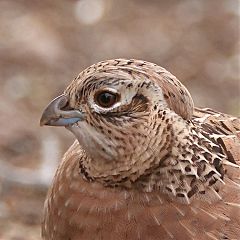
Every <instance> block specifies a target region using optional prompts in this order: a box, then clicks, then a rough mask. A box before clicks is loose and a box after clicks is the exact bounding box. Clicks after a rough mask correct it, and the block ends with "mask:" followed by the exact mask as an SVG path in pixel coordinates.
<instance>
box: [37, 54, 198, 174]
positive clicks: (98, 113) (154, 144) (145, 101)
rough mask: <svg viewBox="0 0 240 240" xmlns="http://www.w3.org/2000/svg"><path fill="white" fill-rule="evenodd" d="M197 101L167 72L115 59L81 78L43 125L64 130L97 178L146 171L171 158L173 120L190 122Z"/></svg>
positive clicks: (53, 106)
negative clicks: (160, 161)
mask: <svg viewBox="0 0 240 240" xmlns="http://www.w3.org/2000/svg"><path fill="white" fill-rule="evenodd" d="M192 112H193V101H192V98H191V96H190V94H189V92H188V91H187V89H186V88H185V87H184V86H183V85H182V84H181V83H180V82H179V81H178V80H177V79H176V77H174V76H173V75H172V74H171V73H169V72H168V71H166V70H165V69H164V68H161V67H159V66H157V65H156V64H152V63H149V62H145V61H139V60H125V59H115V60H108V61H104V62H100V63H98V64H95V65H92V66H90V67H89V68H87V69H85V70H84V71H83V72H81V73H80V74H79V75H78V77H76V78H75V79H74V80H73V81H72V82H71V84H70V85H69V86H68V87H67V89H66V90H65V91H64V93H63V94H62V95H61V96H59V97H57V98H55V99H54V100H53V101H52V102H51V103H50V104H49V105H48V106H47V108H46V109H45V111H44V112H43V115H42V118H41V120H40V123H41V125H50V126H65V127H66V129H68V130H70V131H71V132H72V133H73V134H74V135H75V136H76V138H77V140H78V141H79V143H80V145H81V146H82V148H83V149H84V151H85V152H86V154H87V156H88V157H89V159H90V160H88V161H87V162H86V163H85V165H87V168H88V169H89V171H92V175H94V176H95V177H103V176H108V175H109V174H110V175H111V176H112V175H116V176H117V175H119V173H121V172H128V173H129V174H133V175H134V173H136V172H138V173H139V172H140V171H145V169H147V168H149V166H151V165H152V164H153V163H154V161H156V157H157V156H158V157H159V155H161V156H162V157H164V156H165V155H166V154H168V151H169V149H168V147H170V145H171V141H173V139H171V136H172V135H173V133H172V131H173V129H172V125H173V121H172V119H174V118H176V116H177V119H180V121H186V120H189V119H190V118H191V116H192Z"/></svg>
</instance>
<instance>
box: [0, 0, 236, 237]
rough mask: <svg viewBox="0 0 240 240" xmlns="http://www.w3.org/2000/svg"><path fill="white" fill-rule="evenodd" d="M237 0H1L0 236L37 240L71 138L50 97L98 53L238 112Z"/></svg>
mask: <svg viewBox="0 0 240 240" xmlns="http://www.w3.org/2000/svg"><path fill="white" fill-rule="evenodd" d="M239 5H240V4H239V2H238V1H236V0H228V1H226V0H212V1H193V0H182V1H178V0H171V1H163V0H159V1H157V0H152V1H145V0H131V1H129V0H121V1H118V0H78V1H76V0H68V1H67V0H41V1H39V0H31V1H27V0H1V1H0V36H1V37H0V83H1V85H0V86H1V87H0V111H1V114H0V240H39V239H40V222H41V214H42V208H43V202H44V198H45V195H46V191H47V189H48V186H49V184H50V182H51V179H52V176H53V173H54V171H55V169H56V166H57V163H58V161H59V160H60V159H61V156H62V154H63V153H64V152H65V151H66V149H67V147H68V146H70V145H71V143H72V142H73V139H74V138H73V136H72V135H71V134H70V133H68V132H67V131H66V130H64V129H60V128H47V127H46V128H40V127H39V118H40V116H41V112H42V110H43V108H44V107H45V106H46V104H47V103H48V102H49V101H50V100H51V99H52V98H53V97H55V96H57V95H58V94H59V93H61V92H62V91H63V90H64V88H65V87H66V86H67V85H68V83H69V82H70V81H71V79H73V78H74V77H75V76H76V75H77V74H78V73H79V72H80V71H81V70H83V69H84V68H85V67H87V66H89V65H90V64H93V63H96V62H98V61H100V60H105V59H112V58H119V57H124V58H136V59H143V60H147V61H151V62H154V63H157V64H159V65H161V66H163V67H165V68H166V69H168V70H169V71H170V72H172V73H173V74H174V75H176V76H177V77H178V78H179V79H180V80H181V81H182V82H183V83H184V84H185V85H186V86H187V88H188V89H189V90H190V92H191V94H192V96H193V99H194V102H195V105H197V106H200V107H204V106H205V107H206V106H207V107H211V108H214V109H216V110H219V111H223V112H226V113H229V114H233V115H239V113H240V99H239V96H240V80H239V77H240V65H239V64H240V52H239V49H240V46H239V36H240V35H239V29H240V28H239V21H240V6H239Z"/></svg>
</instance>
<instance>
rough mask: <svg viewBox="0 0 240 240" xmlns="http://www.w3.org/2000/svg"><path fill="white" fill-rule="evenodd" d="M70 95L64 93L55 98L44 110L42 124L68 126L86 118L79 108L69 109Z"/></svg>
mask: <svg viewBox="0 0 240 240" xmlns="http://www.w3.org/2000/svg"><path fill="white" fill-rule="evenodd" d="M67 104H68V97H67V96H66V95H64V94H62V95H60V96H58V97H56V98H55V99H53V100H52V101H51V102H50V103H49V104H48V106H47V107H46V109H45V110H44V111H43V114H42V117H41V120H40V126H43V125H49V126H68V125H71V124H73V123H76V122H78V121H82V120H83V119H84V114H83V113H82V112H80V111H79V110H69V109H67Z"/></svg>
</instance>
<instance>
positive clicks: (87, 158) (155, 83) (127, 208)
mask: <svg viewBox="0 0 240 240" xmlns="http://www.w3.org/2000/svg"><path fill="white" fill-rule="evenodd" d="M40 124H41V125H49V126H64V127H65V128H66V129H67V130H69V131H71V132H72V133H73V134H74V136H75V137H76V141H75V142H74V143H73V145H72V146H71V147H70V148H69V150H68V151H67V152H66V153H65V155H64V157H63V159H62V161H61V163H60V164H59V166H58V169H57V171H56V174H55V177H54V179H53V183H52V185H51V187H50V189H49V191H48V194H47V197H46V201H45V204H44V219H43V224H42V236H43V239H45V240H80V239H81V240H82V239H84V240H90V239H92V240H98V239H99V240H100V239H103V240H105V239H107V240H108V239H110V240H111V239H112V240H130V239H131V240H137V239H138V240H140V239H141V240H145V239H147V240H157V239H161V240H169V239H177V240H182V239H183V240H193V239H195V240H208V239H209V240H219V239H229V240H230V239H231V240H232V239H236V240H237V239H240V119H239V118H237V117H233V116H230V115H227V114H223V113H220V112H217V111H214V110H212V109H209V108H205V109H200V108H196V107H194V104H193V100H192V98H191V95H190V93H189V92H188V90H187V89H186V88H185V87H184V86H183V85H182V83H181V82H180V81H179V80H178V79H177V78H176V77H175V76H173V75H172V74H171V73H170V72H168V71H167V70H165V69H164V68H162V67H160V66H158V65H156V64H153V63H149V62H146V61H141V60H134V59H130V60H127V59H114V60H107V61H102V62H99V63H97V64H94V65H92V66H90V67H88V68H87V69H85V70H84V71H82V72H81V73H80V74H79V75H78V77H76V78H75V79H74V80H73V81H72V82H71V83H70V85H69V86H68V87H67V88H66V90H65V91H64V92H63V94H62V95H60V96H59V97H57V98H55V99H54V100H53V101H52V102H51V103H50V104H49V105H48V106H47V107H46V109H45V110H44V112H43V114H42V117H41V120H40Z"/></svg>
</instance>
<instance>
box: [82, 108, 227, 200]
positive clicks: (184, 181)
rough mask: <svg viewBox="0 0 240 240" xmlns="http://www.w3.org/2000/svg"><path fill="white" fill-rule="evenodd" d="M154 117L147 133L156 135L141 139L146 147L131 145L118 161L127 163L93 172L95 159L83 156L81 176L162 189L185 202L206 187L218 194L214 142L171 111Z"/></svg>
mask: <svg viewBox="0 0 240 240" xmlns="http://www.w3.org/2000/svg"><path fill="white" fill-rule="evenodd" d="M163 116H165V117H163ZM155 117H156V118H158V120H159V119H160V121H158V123H159V124H150V125H148V129H147V130H148V132H149V135H150V136H154V135H153V134H152V133H153V132H154V133H155V134H156V133H157V134H156V135H155V136H154V137H153V138H146V139H145V146H146V148H144V147H143V146H140V147H139V146H135V147H136V150H135V151H134V153H129V154H126V155H125V157H126V158H125V159H124V161H122V162H123V163H127V164H125V165H122V164H121V163H119V162H116V163H115V164H116V165H115V167H114V169H112V170H111V171H109V172H107V170H104V167H103V168H101V169H102V170H103V171H101V172H100V173H99V172H97V173H96V171H94V170H95V169H94V168H93V167H92V166H93V164H94V163H95V162H94V161H93V160H92V159H91V158H88V157H86V159H87V160H86V159H85V161H84V162H80V169H81V173H82V175H83V176H84V177H85V178H86V179H87V180H88V181H97V182H100V183H102V184H103V185H104V186H107V187H116V188H135V189H138V190H139V191H145V192H151V191H155V190H158V191H162V192H163V193H167V194H168V195H170V196H172V197H174V198H178V199H179V200H180V201H182V202H185V203H189V202H190V201H191V198H192V197H193V196H199V195H201V196H204V195H205V194H206V192H207V191H208V190H206V189H209V190H211V192H213V194H215V197H216V196H217V197H218V194H217V188H218V185H219V183H223V180H222V179H223V167H222V164H221V161H222V159H223V158H224V157H225V156H224V155H223V154H221V153H220V151H219V146H218V144H217V142H213V141H212V139H211V138H210V137H209V136H208V134H207V133H205V132H204V131H203V129H201V127H200V126H198V125H196V124H195V123H193V122H192V121H187V120H184V119H183V118H182V117H180V116H178V115H177V114H175V113H173V112H168V113H166V112H165V113H164V114H163V113H161V112H158V116H157V115H156V116H155ZM155 120H156V119H155ZM151 122H154V121H153V119H152V120H151ZM143 144H144V143H143ZM101 164H102V163H101ZM113 164H114V163H111V165H113ZM208 195H209V194H208Z"/></svg>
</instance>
